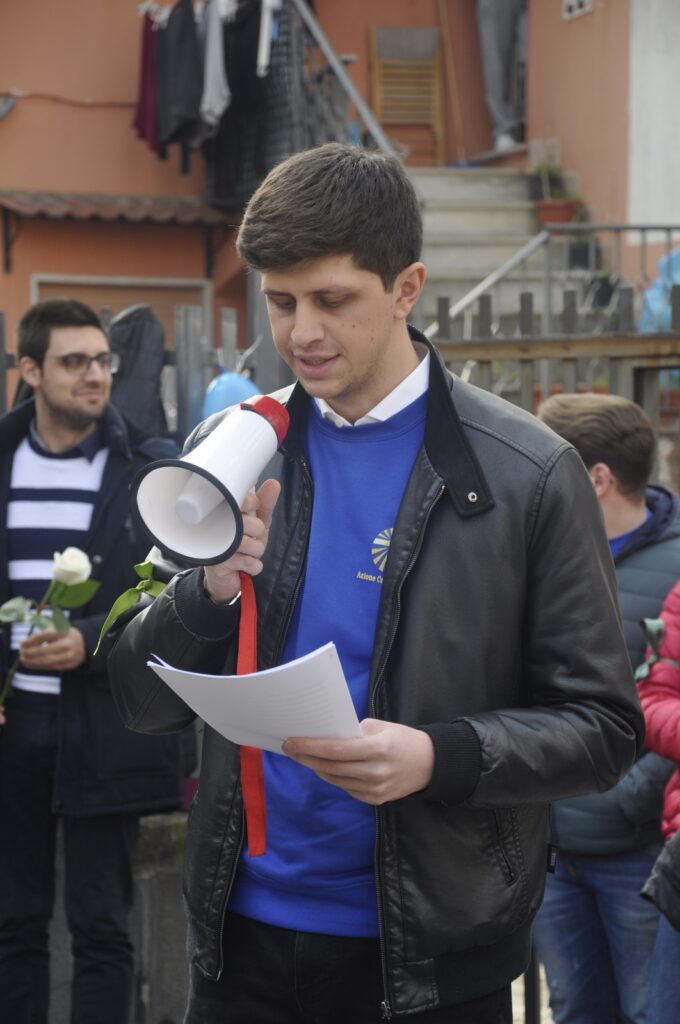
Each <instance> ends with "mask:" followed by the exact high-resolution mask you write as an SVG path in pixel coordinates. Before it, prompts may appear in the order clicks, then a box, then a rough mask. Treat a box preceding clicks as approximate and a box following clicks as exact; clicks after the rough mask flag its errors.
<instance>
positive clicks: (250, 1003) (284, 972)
mask: <svg viewBox="0 0 680 1024" xmlns="http://www.w3.org/2000/svg"><path fill="white" fill-rule="evenodd" d="M384 998H385V997H384V994H383V982H382V970H381V967H380V944H379V941H378V939H356V938H346V937H344V936H342V935H316V934H312V933H310V932H298V931H291V930H290V929H288V928H276V927H274V926H273V925H269V924H262V923H260V922H259V921H253V920H252V919H250V918H247V917H241V916H240V915H239V914H232V913H230V912H227V915H226V923H225V928H224V970H223V972H222V975H221V976H220V978H219V980H218V981H209V980H208V979H207V978H205V977H203V976H202V975H201V973H200V972H199V971H198V970H197V969H196V968H195V967H192V969H191V985H190V992H189V1005H188V1007H187V1014H186V1017H185V1018H184V1024H381V1020H382V1014H381V1003H382V1000H383V999H384ZM399 1019H400V1020H401V1019H402V1018H399ZM408 1020H409V1021H410V1022H412V1024H421V1021H422V1024H512V999H511V991H510V986H509V985H507V986H506V987H504V988H502V989H499V990H498V991H496V992H492V993H491V994H490V995H487V996H482V997H481V998H480V999H474V1000H472V1001H471V1002H467V1003H461V1004H458V1005H457V1006H451V1007H449V1008H443V1009H436V1010H425V1011H424V1012H423V1013H417V1014H414V1015H413V1016H409V1017H408Z"/></svg>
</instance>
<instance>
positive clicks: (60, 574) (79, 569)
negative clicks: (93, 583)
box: [52, 548, 92, 586]
mask: <svg viewBox="0 0 680 1024" xmlns="http://www.w3.org/2000/svg"><path fill="white" fill-rule="evenodd" d="M91 572H92V565H91V564H90V559H89V558H88V557H87V555H86V554H85V552H84V551H81V550H80V548H64V550H63V551H55V552H54V566H53V568H52V578H53V579H54V580H56V581H57V583H67V584H69V586H70V585H71V584H73V583H84V582H85V580H89V578H90V573H91Z"/></svg>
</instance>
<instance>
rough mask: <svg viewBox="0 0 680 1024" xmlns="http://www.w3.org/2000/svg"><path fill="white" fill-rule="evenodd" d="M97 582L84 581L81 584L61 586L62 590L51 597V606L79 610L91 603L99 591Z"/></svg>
mask: <svg viewBox="0 0 680 1024" xmlns="http://www.w3.org/2000/svg"><path fill="white" fill-rule="evenodd" d="M100 586H101V584H100V583H99V581H98V580H85V581H84V582H83V583H72V584H71V585H70V586H67V585H66V584H62V587H63V590H60V591H59V592H58V593H56V594H55V593H53V595H52V602H51V603H52V605H53V606H54V607H57V608H80V607H81V606H82V605H84V604H87V602H88V601H91V600H92V598H93V597H94V595H95V594H96V593H97V591H98V590H99V587H100Z"/></svg>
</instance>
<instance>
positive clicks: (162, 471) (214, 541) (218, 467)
mask: <svg viewBox="0 0 680 1024" xmlns="http://www.w3.org/2000/svg"><path fill="white" fill-rule="evenodd" d="M253 413H254V414H255V415H253ZM288 422H289V420H288V412H287V411H286V409H285V407H284V406H283V405H281V403H280V402H277V401H276V399H275V398H270V397H269V396H268V395H261V396H259V397H258V398H254V399H250V400H248V401H246V402H242V403H241V404H240V406H239V407H238V408H237V409H234V410H233V411H232V412H230V413H229V414H228V415H227V416H225V417H224V419H223V420H222V422H221V423H220V424H219V425H218V426H217V427H215V429H214V430H213V431H212V432H211V433H210V434H208V436H207V437H206V438H205V440H204V441H201V443H200V444H198V445H196V447H195V448H193V449H192V450H191V451H190V452H187V454H186V455H183V456H182V457H181V458H179V459H162V460H160V461H158V462H151V463H149V465H148V466H144V468H143V469H141V470H140V472H139V473H138V474H137V476H136V477H135V479H134V481H133V484H132V493H133V499H134V500H135V502H136V504H137V509H138V510H139V514H140V516H141V517H142V521H143V522H144V525H145V526H146V528H147V530H148V531H149V533H150V534H151V536H152V537H153V539H154V541H155V542H156V544H157V545H158V546H159V547H160V548H161V549H162V550H164V551H166V552H167V553H168V554H170V555H174V556H175V557H176V558H179V559H181V560H182V561H183V562H186V563H188V564H189V565H214V564H216V563H217V562H223V561H225V559H227V558H229V557H230V555H232V554H233V553H234V551H236V549H237V548H238V546H239V544H240V543H241V538H242V536H243V517H242V515H241V505H242V504H243V502H244V500H245V497H246V494H247V493H248V491H249V490H250V489H251V487H253V485H254V484H255V483H256V481H257V479H258V477H259V476H260V473H261V472H262V470H263V469H264V467H265V466H266V465H267V463H268V462H269V460H270V459H271V458H272V457H273V455H274V453H275V452H276V450H277V448H278V447H279V445H280V444H281V443H282V442H283V439H284V437H285V436H286V433H287V431H288Z"/></svg>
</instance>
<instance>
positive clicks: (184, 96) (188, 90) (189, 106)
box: [155, 0, 203, 173]
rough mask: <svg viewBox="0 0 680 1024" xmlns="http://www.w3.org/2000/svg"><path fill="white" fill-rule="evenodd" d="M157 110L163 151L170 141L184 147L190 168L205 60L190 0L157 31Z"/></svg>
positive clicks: (183, 161)
mask: <svg viewBox="0 0 680 1024" xmlns="http://www.w3.org/2000/svg"><path fill="white" fill-rule="evenodd" d="M155 52H156V111H157V118H158V141H159V145H160V147H161V153H162V154H163V153H164V150H165V147H166V146H168V145H170V144H171V143H177V144H179V146H180V148H181V154H182V158H181V170H182V173H186V172H188V170H189V152H190V148H191V145H192V143H193V142H194V140H195V138H196V136H197V135H198V134H199V132H200V123H201V114H200V107H201V97H202V94H203V62H202V59H201V51H200V46H199V42H198V35H197V32H196V21H195V18H194V8H193V4H192V2H191V0H179V2H178V3H176V4H175V6H174V7H173V8H172V10H171V11H170V15H169V17H168V19H167V23H166V25H165V28H158V29H157V30H156V51H155Z"/></svg>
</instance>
